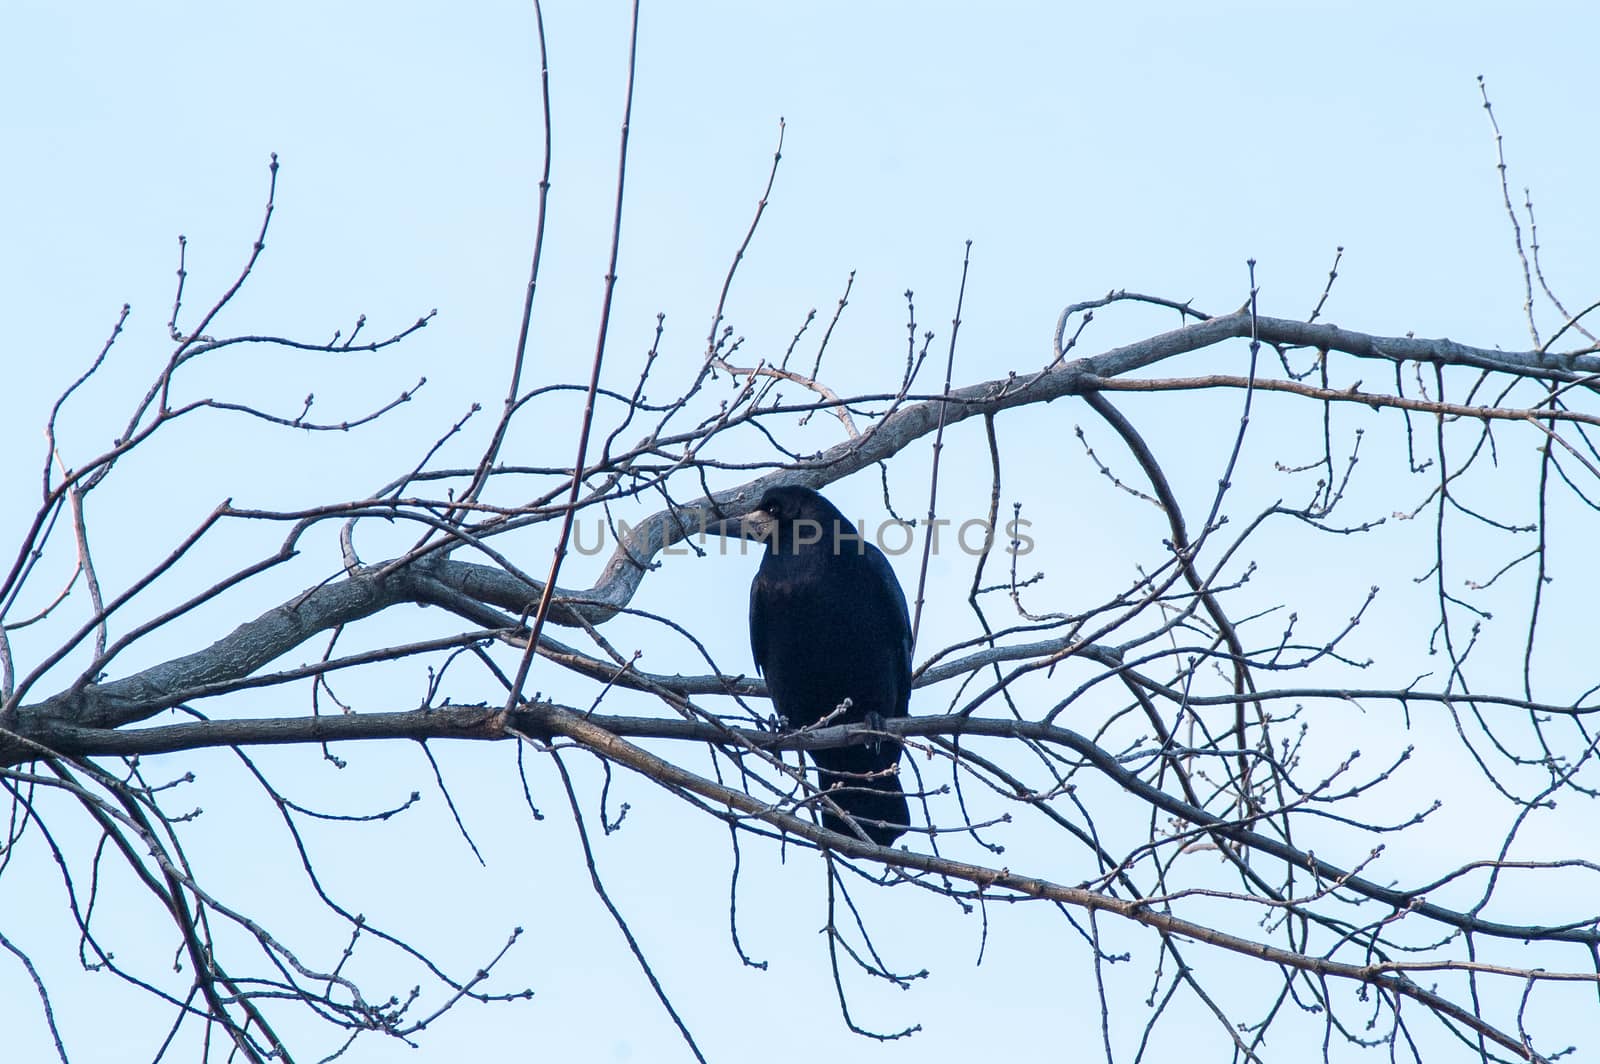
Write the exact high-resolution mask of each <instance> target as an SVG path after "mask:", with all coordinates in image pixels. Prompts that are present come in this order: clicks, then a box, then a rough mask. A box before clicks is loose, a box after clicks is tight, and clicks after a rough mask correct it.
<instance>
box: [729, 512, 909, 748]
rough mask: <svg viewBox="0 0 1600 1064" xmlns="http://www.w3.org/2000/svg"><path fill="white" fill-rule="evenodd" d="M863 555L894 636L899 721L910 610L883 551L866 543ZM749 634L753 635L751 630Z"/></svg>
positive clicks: (905, 692)
mask: <svg viewBox="0 0 1600 1064" xmlns="http://www.w3.org/2000/svg"><path fill="white" fill-rule="evenodd" d="M864 554H865V558H866V562H867V569H868V571H869V572H871V574H872V576H873V578H874V579H873V581H872V583H873V585H874V587H873V592H872V593H873V594H874V595H875V596H881V600H880V601H879V603H877V605H878V607H879V610H880V611H881V613H882V615H883V616H884V617H885V618H886V620H887V622H888V624H889V626H890V628H891V629H893V630H894V632H893V634H894V635H895V636H898V639H897V640H896V642H895V643H893V644H891V645H892V646H894V647H895V648H896V649H897V650H898V653H897V654H896V655H895V660H894V671H895V690H896V692H897V694H898V697H897V698H896V699H895V701H896V703H897V704H896V705H895V707H894V709H893V715H894V716H897V717H903V716H905V715H906V713H907V711H908V709H907V707H908V705H909V703H910V700H911V610H910V608H909V607H908V606H907V605H906V593H905V592H904V591H903V590H901V588H900V580H899V579H898V578H897V577H896V576H895V575H894V567H893V566H891V565H890V564H889V559H888V558H886V557H884V555H883V551H881V550H879V549H878V548H877V547H875V546H873V545H872V544H870V543H869V544H867V549H866V551H865V552H864ZM751 631H752V633H753V632H754V628H753V627H752V629H751Z"/></svg>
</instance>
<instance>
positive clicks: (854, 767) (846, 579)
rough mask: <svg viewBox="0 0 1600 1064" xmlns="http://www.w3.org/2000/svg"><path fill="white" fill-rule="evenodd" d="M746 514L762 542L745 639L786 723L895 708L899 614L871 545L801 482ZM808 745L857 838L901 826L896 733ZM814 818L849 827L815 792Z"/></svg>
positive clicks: (906, 620)
mask: <svg viewBox="0 0 1600 1064" xmlns="http://www.w3.org/2000/svg"><path fill="white" fill-rule="evenodd" d="M752 518H753V519H754V520H753V521H752V520H748V519H747V521H746V522H744V523H743V524H742V525H741V531H742V532H743V534H745V535H746V536H750V535H751V534H752V533H753V534H754V537H755V538H758V539H762V540H764V541H765V543H766V553H765V554H764V555H763V556H762V559H761V567H760V569H758V570H757V571H756V576H755V580H754V581H752V582H751V584H750V650H751V652H752V653H753V654H754V656H755V661H756V668H757V669H758V670H760V672H761V673H762V674H764V675H765V676H766V680H767V690H768V691H770V692H771V694H772V702H773V705H774V706H775V707H776V708H777V712H778V716H779V717H780V718H782V720H783V721H785V722H786V723H787V725H788V726H789V727H791V728H804V727H807V726H809V725H814V724H817V723H818V722H820V721H824V720H826V721H827V724H828V725H834V724H862V723H864V724H866V725H868V726H869V727H873V726H881V724H882V722H883V721H884V720H886V719H888V718H891V717H904V716H905V715H906V713H907V707H908V705H909V703H910V700H911V614H910V611H908V610H907V609H906V596H905V592H903V591H902V590H901V589H900V582H899V581H898V580H896V579H895V575H894V570H893V569H891V568H890V567H889V560H888V559H887V558H885V557H884V556H883V552H882V551H880V550H879V549H878V548H877V547H875V546H873V545H872V544H871V543H868V542H867V541H866V539H865V538H864V537H863V536H862V535H861V534H860V533H858V532H857V531H856V528H855V526H854V525H852V524H851V523H850V522H849V521H848V520H846V519H845V516H844V515H843V514H841V513H840V512H839V511H838V509H837V508H836V507H835V506H834V505H833V504H832V503H831V502H829V501H828V500H827V499H825V498H823V497H822V496H821V495H818V494H817V493H816V492H814V491H812V490H811V489H810V488H802V487H793V486H786V487H777V488H772V489H770V490H769V491H767V492H766V493H765V494H764V495H762V496H761V501H760V502H759V503H758V504H757V506H756V509H755V512H754V513H753V514H752ZM809 753H810V755H811V760H812V761H814V762H816V765H817V769H818V772H819V785H820V787H821V789H823V790H824V791H828V792H829V793H828V798H829V799H831V800H832V801H833V802H834V803H835V804H836V805H837V806H838V807H839V808H840V809H842V810H844V812H845V813H847V814H849V816H850V817H851V818H852V819H853V820H854V822H855V824H856V825H857V826H859V828H860V829H861V831H862V833H864V834H865V835H866V836H867V837H868V838H869V839H871V840H872V841H873V842H876V843H877V844H878V845H880V846H888V845H891V844H892V843H893V842H894V840H895V839H897V838H898V837H899V836H900V835H901V834H903V833H904V832H905V831H906V829H907V827H908V826H909V824H910V813H909V811H908V809H907V807H906V797H905V793H904V791H902V790H901V788H900V780H899V778H898V777H897V776H896V775H895V768H896V766H897V765H898V764H899V761H900V743H899V741H898V740H894V739H887V738H884V739H874V740H871V741H869V742H866V743H863V744H859V745H855V746H841V747H834V748H832V749H827V750H812V751H810V752H809ZM822 824H823V826H824V827H826V828H828V829H829V830H830V831H837V832H839V833H840V834H843V835H849V836H851V837H852V838H854V837H856V832H855V831H854V830H853V829H852V827H851V825H850V824H849V823H848V822H846V821H845V820H844V819H841V818H840V817H839V816H837V815H835V814H834V813H833V812H832V811H831V810H829V809H828V807H827V805H826V803H824V804H823V806H822Z"/></svg>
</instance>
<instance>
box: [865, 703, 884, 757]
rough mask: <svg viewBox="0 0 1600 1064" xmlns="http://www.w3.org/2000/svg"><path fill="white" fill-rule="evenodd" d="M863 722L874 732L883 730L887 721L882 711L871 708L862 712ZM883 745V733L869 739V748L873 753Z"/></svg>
mask: <svg viewBox="0 0 1600 1064" xmlns="http://www.w3.org/2000/svg"><path fill="white" fill-rule="evenodd" d="M861 723H862V725H863V726H864V727H866V728H868V729H870V730H872V731H874V732H881V731H883V729H884V725H885V723H886V722H885V720H884V716H883V714H882V713H879V712H878V711H877V710H875V709H869V710H867V711H866V713H864V714H862V716H861ZM882 746H883V737H882V736H881V735H874V736H873V737H872V738H870V739H868V740H867V749H869V750H871V751H872V752H873V753H877V752H878V750H879V749H880V748H881V747H882Z"/></svg>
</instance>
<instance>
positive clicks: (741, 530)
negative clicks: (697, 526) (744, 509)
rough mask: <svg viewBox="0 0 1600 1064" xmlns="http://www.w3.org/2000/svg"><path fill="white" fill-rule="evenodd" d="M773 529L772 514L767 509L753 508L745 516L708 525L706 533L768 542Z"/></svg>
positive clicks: (728, 537)
mask: <svg viewBox="0 0 1600 1064" xmlns="http://www.w3.org/2000/svg"><path fill="white" fill-rule="evenodd" d="M771 531H772V515H771V514H769V513H767V512H766V511H765V510H752V511H750V512H749V513H747V514H745V515H744V516H743V517H730V518H727V519H726V520H723V521H716V522H713V523H712V524H709V525H706V534H707V535H711V536H722V537H724V538H727V539H750V540H757V541H759V542H766V540H767V539H768V538H769V537H770V535H771Z"/></svg>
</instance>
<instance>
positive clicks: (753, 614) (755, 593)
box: [750, 572, 767, 673]
mask: <svg viewBox="0 0 1600 1064" xmlns="http://www.w3.org/2000/svg"><path fill="white" fill-rule="evenodd" d="M761 576H762V574H761V573H760V572H757V573H756V578H755V579H754V580H752V581H750V656H751V657H752V658H754V659H755V662H756V672H758V673H761V672H765V671H766V668H767V611H766V609H765V608H764V607H765V604H766V588H765V586H764V585H763V583H762V580H761Z"/></svg>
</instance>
